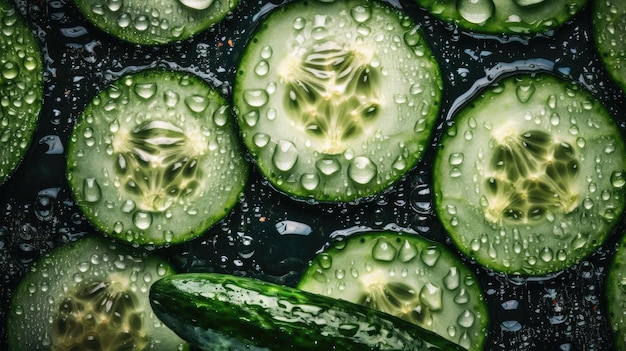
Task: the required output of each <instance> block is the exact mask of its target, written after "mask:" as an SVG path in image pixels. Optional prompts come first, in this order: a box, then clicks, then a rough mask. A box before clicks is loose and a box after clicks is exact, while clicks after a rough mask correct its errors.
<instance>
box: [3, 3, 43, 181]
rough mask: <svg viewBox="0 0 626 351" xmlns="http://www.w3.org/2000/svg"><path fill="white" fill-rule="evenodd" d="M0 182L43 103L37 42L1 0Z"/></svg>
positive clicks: (27, 137)
mask: <svg viewBox="0 0 626 351" xmlns="http://www.w3.org/2000/svg"><path fill="white" fill-rule="evenodd" d="M0 31H1V32H2V35H0V184H2V183H3V182H4V181H6V179H7V178H8V177H9V176H10V175H11V174H12V173H13V171H14V170H15V168H16V167H17V165H18V164H19V162H20V161H21V160H22V158H23V157H24V154H26V151H27V150H28V147H29V146H30V144H31V140H32V138H33V135H34V134H35V130H36V129H37V121H38V119H39V112H40V110H41V105H42V94H43V66H42V59H41V53H40V50H39V44H38V43H37V41H36V40H35V37H34V36H33V33H32V32H31V30H30V28H29V27H28V25H27V24H26V22H25V21H24V20H23V19H22V18H21V16H20V14H19V13H18V12H17V11H16V10H15V8H14V7H13V5H12V4H11V2H9V1H7V0H0Z"/></svg>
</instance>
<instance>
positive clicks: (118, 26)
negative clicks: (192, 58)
mask: <svg viewBox="0 0 626 351" xmlns="http://www.w3.org/2000/svg"><path fill="white" fill-rule="evenodd" d="M74 3H75V4H76V5H77V6H78V8H79V9H80V11H81V12H82V13H83V14H84V15H85V17H87V19H88V20H89V21H90V22H91V23H93V24H94V25H95V26H96V27H98V28H100V29H101V30H103V31H105V32H107V33H109V34H111V35H114V36H116V37H118V38H120V39H122V40H125V41H128V42H131V43H135V44H148V45H159V44H165V43H169V42H173V41H179V40H184V39H188V38H189V37H191V36H193V35H195V34H197V33H199V32H201V31H203V30H206V29H208V28H209V27H211V26H213V25H214V24H216V23H218V22H219V21H221V20H223V19H224V17H226V16H227V15H228V14H229V13H231V11H232V10H233V9H234V8H235V7H236V6H237V4H238V3H239V0H74Z"/></svg>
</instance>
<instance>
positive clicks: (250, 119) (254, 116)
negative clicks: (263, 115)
mask: <svg viewBox="0 0 626 351" xmlns="http://www.w3.org/2000/svg"><path fill="white" fill-rule="evenodd" d="M243 120H244V121H246V124H247V125H248V126H250V127H254V126H256V124H257V123H258V122H259V111H258V110H252V111H250V112H248V113H246V114H244V115H243Z"/></svg>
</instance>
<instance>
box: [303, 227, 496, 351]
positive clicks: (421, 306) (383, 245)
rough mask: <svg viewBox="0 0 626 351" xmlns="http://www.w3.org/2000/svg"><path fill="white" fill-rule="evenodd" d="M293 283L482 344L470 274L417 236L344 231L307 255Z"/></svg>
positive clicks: (480, 306)
mask: <svg viewBox="0 0 626 351" xmlns="http://www.w3.org/2000/svg"><path fill="white" fill-rule="evenodd" d="M298 288H300V289H302V290H306V291H310V292H313V293H317V294H322V295H326V296H329V297H334V298H337V299H342V300H346V301H350V302H354V303H358V304H361V305H364V306H368V307H371V308H375V309H378V310H381V311H383V312H387V313H389V314H392V315H394V316H397V317H400V318H402V319H404V320H407V321H409V322H411V323H414V324H417V325H419V326H420V327H422V328H425V329H428V330H431V331H433V332H435V333H437V334H439V335H441V336H443V337H445V338H446V339H448V340H450V341H453V342H456V343H457V344H459V345H461V346H463V347H464V348H466V349H469V350H482V349H483V346H484V344H485V339H486V336H487V327H488V320H489V315H488V311H487V306H486V303H485V301H484V298H483V292H482V289H481V287H480V284H479V282H478V279H477V277H476V275H475V274H474V273H473V272H472V271H471V270H470V269H469V268H467V267H465V266H464V264H463V263H462V262H461V261H460V260H459V259H458V258H457V257H456V256H455V255H454V254H452V253H451V252H449V251H448V250H447V249H446V248H445V247H443V246H442V245H441V244H438V243H435V242H432V241H430V240H427V239H424V238H422V237H419V236H417V235H412V234H401V233H396V232H367V233H362V234H358V235H352V236H349V237H347V238H346V239H344V240H342V241H338V242H336V243H335V244H334V245H332V246H331V247H330V248H328V249H326V250H324V252H322V253H320V254H319V255H318V256H317V257H316V258H315V259H314V260H313V262H312V264H311V266H310V267H309V268H308V269H307V270H306V271H305V272H304V275H303V276H302V278H301V280H300V282H299V284H298Z"/></svg>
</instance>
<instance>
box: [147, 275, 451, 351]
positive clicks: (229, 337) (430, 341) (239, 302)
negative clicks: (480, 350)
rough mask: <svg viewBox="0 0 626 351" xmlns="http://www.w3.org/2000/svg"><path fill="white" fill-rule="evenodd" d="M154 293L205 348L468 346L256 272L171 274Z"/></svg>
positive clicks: (167, 319) (163, 309)
mask: <svg viewBox="0 0 626 351" xmlns="http://www.w3.org/2000/svg"><path fill="white" fill-rule="evenodd" d="M150 299H151V301H152V306H153V308H154V311H155V312H156V314H157V316H158V317H159V318H160V319H161V320H163V322H164V323H166V324H167V325H168V326H170V327H171V328H173V329H174V330H175V331H176V332H177V333H178V334H179V335H181V336H182V337H183V338H185V339H186V340H188V341H189V342H190V343H191V344H193V345H196V346H199V347H201V348H203V349H205V350H212V351H243V350H266V351H267V350H324V351H326V350H363V351H366V350H397V351H400V350H414V351H420V350H423V351H426V350H428V351H435V350H442V351H443V350H446V351H453V350H462V349H461V348H460V347H458V346H457V345H455V344H453V343H450V342H448V341H447V340H446V339H443V338H441V337H439V336H438V335H436V334H433V333H431V332H429V331H427V330H424V329H422V328H419V327H417V326H415V325H414V324H411V323H408V322H406V321H404V320H402V319H399V318H396V317H393V316H391V315H389V314H386V313H383V312H380V311H377V310H373V309H370V308H367V307H363V306H360V305H356V304H353V303H350V302H347V301H342V300H336V299H333V298H329V297H325V296H322V295H317V294H312V293H308V292H305V291H302V290H298V289H293V288H289V287H286V286H281V285H276V284H271V283H267V282H262V281H259V280H255V279H251V278H243V277H235V276H232V275H221V274H213V273H188V274H180V275H176V276H170V277H166V278H164V279H161V280H159V281H158V282H156V283H155V284H154V285H153V286H152V288H151V291H150Z"/></svg>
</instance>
